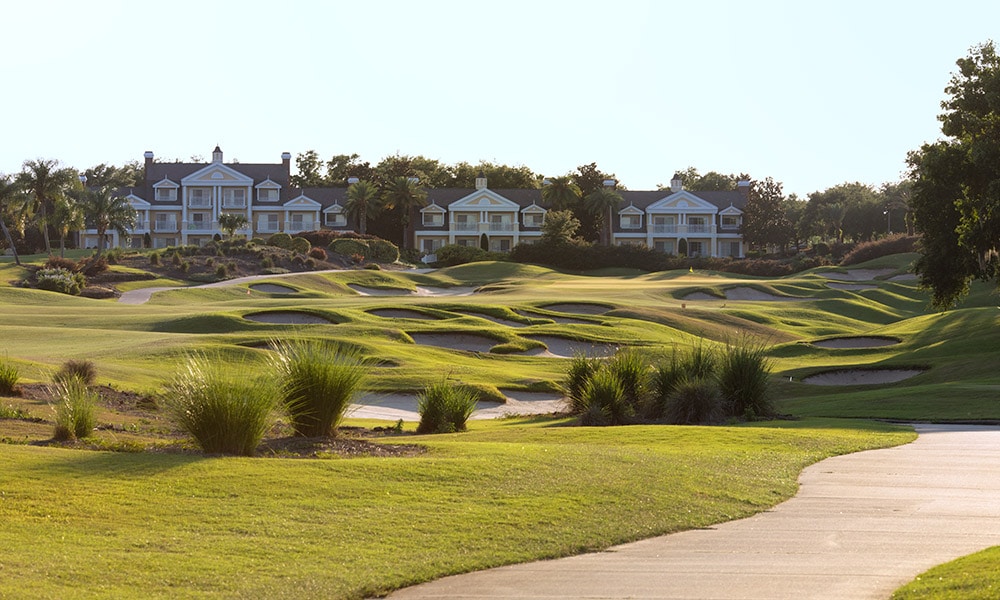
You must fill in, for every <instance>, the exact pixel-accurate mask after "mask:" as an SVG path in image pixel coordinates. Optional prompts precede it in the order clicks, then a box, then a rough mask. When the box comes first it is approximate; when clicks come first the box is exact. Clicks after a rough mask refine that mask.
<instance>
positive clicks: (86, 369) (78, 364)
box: [52, 360, 97, 385]
mask: <svg viewBox="0 0 1000 600" xmlns="http://www.w3.org/2000/svg"><path fill="white" fill-rule="evenodd" d="M70 379H76V380H79V381H81V382H83V384H84V385H94V381H96V380H97V366H95V365H94V363H93V362H91V361H89V360H67V361H66V362H64V363H63V364H62V367H60V368H59V371H58V372H56V374H55V375H54V376H53V377H52V380H53V381H54V382H56V383H61V382H65V381H69V380H70Z"/></svg>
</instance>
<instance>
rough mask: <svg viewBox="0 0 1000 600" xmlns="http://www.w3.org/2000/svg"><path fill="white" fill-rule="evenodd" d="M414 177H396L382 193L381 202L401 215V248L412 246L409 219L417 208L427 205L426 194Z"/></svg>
mask: <svg viewBox="0 0 1000 600" xmlns="http://www.w3.org/2000/svg"><path fill="white" fill-rule="evenodd" d="M418 182H419V180H418V179H417V178H416V177H397V178H395V179H393V180H392V181H391V182H390V183H389V187H388V188H386V189H385V190H384V191H383V192H382V202H383V204H384V205H385V207H386V208H387V209H389V210H392V209H399V210H400V211H401V213H402V215H401V216H400V222H401V223H402V224H403V248H405V249H409V248H411V247H412V245H413V239H412V238H413V235H412V233H411V232H410V217H411V216H412V213H413V210H414V209H415V208H417V207H423V206H426V205H427V192H425V191H424V190H423V189H422V188H421V187H420V186H419V185H418Z"/></svg>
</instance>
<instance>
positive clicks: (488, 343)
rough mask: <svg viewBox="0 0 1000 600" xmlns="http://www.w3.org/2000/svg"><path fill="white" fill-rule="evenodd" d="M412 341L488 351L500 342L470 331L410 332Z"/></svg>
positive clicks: (468, 350) (464, 349)
mask: <svg viewBox="0 0 1000 600" xmlns="http://www.w3.org/2000/svg"><path fill="white" fill-rule="evenodd" d="M410 337H411V338H413V341H414V342H416V343H417V344H419V345H421V346H434V347H435V348H446V349H448V350H462V351H465V352H489V351H490V348H492V347H493V346H496V345H497V344H499V343H500V342H498V341H497V340H494V339H493V338H488V337H485V336H481V335H474V334H471V333H411V334H410Z"/></svg>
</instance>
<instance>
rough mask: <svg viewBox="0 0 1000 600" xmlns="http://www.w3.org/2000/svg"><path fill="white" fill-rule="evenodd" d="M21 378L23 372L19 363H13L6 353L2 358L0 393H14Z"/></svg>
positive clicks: (0, 359) (0, 362)
mask: <svg viewBox="0 0 1000 600" xmlns="http://www.w3.org/2000/svg"><path fill="white" fill-rule="evenodd" d="M20 378H21V372H20V371H18V369H17V365H15V364H14V363H12V362H11V361H10V359H9V358H7V356H6V355H4V357H3V358H0V394H3V395H4V396H9V395H11V394H13V393H14V389H15V388H16V387H17V381H18V380H19V379H20Z"/></svg>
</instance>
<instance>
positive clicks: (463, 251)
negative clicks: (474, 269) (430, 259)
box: [434, 244, 491, 267]
mask: <svg viewBox="0 0 1000 600" xmlns="http://www.w3.org/2000/svg"><path fill="white" fill-rule="evenodd" d="M434 254H435V255H436V256H437V261H436V262H435V263H434V264H435V266H438V267H451V266H455V265H464V264H466V263H470V262H477V261H482V260H491V258H490V257H491V253H490V252H489V251H487V250H483V249H482V248H480V247H479V246H460V245H458V244H448V245H447V246H441V247H440V248H438V250H437V251H436V252H435V253H434Z"/></svg>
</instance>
